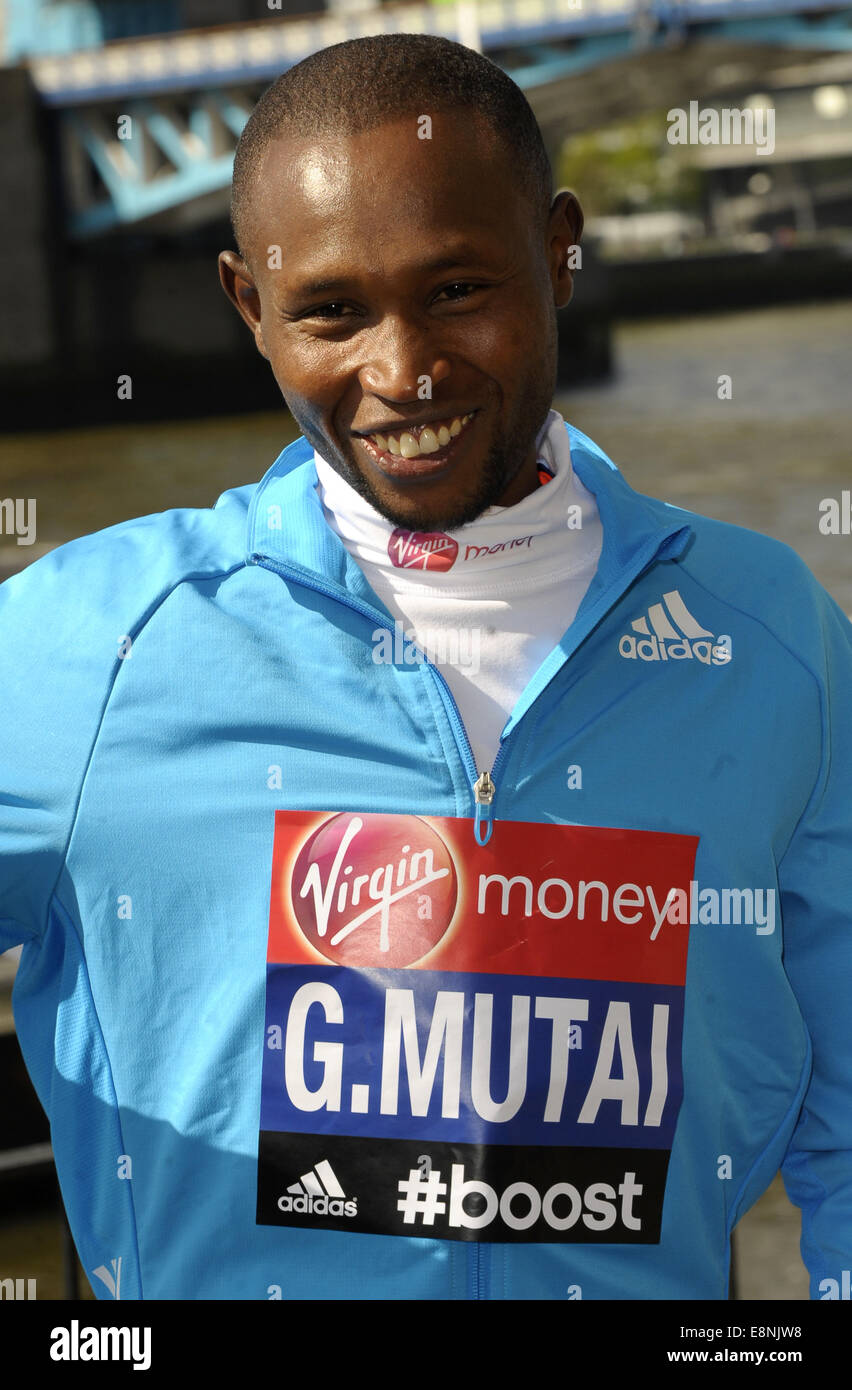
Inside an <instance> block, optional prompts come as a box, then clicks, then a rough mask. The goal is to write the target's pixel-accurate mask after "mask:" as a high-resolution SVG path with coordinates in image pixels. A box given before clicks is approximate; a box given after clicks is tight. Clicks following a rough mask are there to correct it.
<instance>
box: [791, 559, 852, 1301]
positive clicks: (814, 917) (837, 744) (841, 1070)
mask: <svg viewBox="0 0 852 1390" xmlns="http://www.w3.org/2000/svg"><path fill="white" fill-rule="evenodd" d="M813 583H814V589H815V590H816V591H817V603H816V606H815V609H813V610H812V612H811V617H812V620H813V623H812V628H811V633H810V634H809V641H810V642H811V643H812V653H813V661H814V665H815V666H818V667H819V669H818V670H815V671H814V674H815V676H816V677H817V679H818V685H819V688H820V703H821V707H822V708H821V714H822V757H821V764H820V769H819V774H818V776H817V780H816V783H815V785H814V788H813V791H812V793H811V797H810V800H809V802H808V805H807V807H806V809H805V811H804V813H803V815H802V816H801V818H800V821H799V823H798V825H797V827H796V831H795V833H794V835H793V837H792V839H791V841H790V844H789V846H788V848H787V850H786V853H785V854H784V856H783V858H782V860H781V862H780V865H779V871H778V872H779V886H780V891H781V909H782V915H783V923H784V956H783V960H784V967H785V970H786V972H787V977H788V979H789V981H790V984H791V986H792V988H793V992H794V994H795V996H796V999H797V1001H798V1004H799V1008H800V1010H801V1013H802V1016H803V1018H804V1022H805V1026H806V1028H807V1030H808V1033H809V1034H810V1038H811V1043H812V1048H813V1069H812V1073H811V1078H810V1082H809V1085H808V1089H807V1092H806V1094H805V1098H804V1101H803V1104H802V1108H801V1111H800V1114H799V1118H798V1121H797V1125H796V1129H795V1130H794V1133H793V1136H792V1139H791V1141H790V1145H789V1147H788V1150H787V1154H786V1156H785V1158H784V1162H783V1163H782V1165H781V1173H782V1177H783V1180H784V1185H785V1187H786V1190H787V1195H788V1196H789V1198H790V1200H791V1201H792V1202H795V1203H796V1205H797V1206H798V1207H800V1208H801V1211H802V1239H801V1252H802V1258H803V1260H804V1262H805V1265H806V1266H807V1269H808V1273H809V1275H810V1296H811V1298H812V1299H821V1298H826V1297H837V1296H838V1294H837V1293H836V1292H835V1293H832V1292H831V1290H832V1289H833V1288H840V1289H842V1287H843V1271H844V1270H846V1271H852V626H851V625H850V623H849V622H848V620H847V619H846V617H845V616H844V614H843V613H842V612H841V610H840V608H839V607H838V606H837V604H836V603H835V602H834V600H833V599H831V598H830V597H829V595H828V594H826V593H825V591H824V590H822V589H820V588H819V586H818V585H816V582H815V581H813ZM778 755H779V757H784V756H785V750H784V749H783V748H779V750H778ZM849 1277H850V1276H849V1275H848V1274H847V1280H848V1278H849ZM829 1280H832V1281H836V1284H834V1285H832V1284H829V1283H827V1282H826V1281H829Z"/></svg>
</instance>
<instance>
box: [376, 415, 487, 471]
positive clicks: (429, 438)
mask: <svg viewBox="0 0 852 1390" xmlns="http://www.w3.org/2000/svg"><path fill="white" fill-rule="evenodd" d="M476 414H477V411H475V410H473V411H470V413H469V414H467V415H450V416H448V417H447V418H446V419H445V420H430V421H429V422H428V423H426V424H422V425H406V426H405V427H404V428H403V427H400V428H399V429H395V430H392V431H390V432H384V433H380V432H376V433H375V434H363V435H356V436H355V438H357V439H358V441H359V443H360V444H362V445H363V446H364V449H365V451H366V452H367V454H368V455H369V457H370V458H371V459H372V461H373V463H375V464H377V465H378V467H379V468H380V469H381V471H382V472H383V473H385V474H387V475H389V476H390V477H393V478H404V477H414V476H418V477H423V476H425V475H429V474H432V473H437V472H438V471H439V470H440V469H442V468H444V467H445V466H446V465H447V464H448V463H449V462H450V460H451V459H452V457H453V455H454V454H455V452H456V450H457V447H458V444H459V442H460V440H461V439H462V438H463V437H464V435H465V434H466V432H467V430H468V428H469V427H470V424H471V421H472V420H473V419H474V418H475V416H476Z"/></svg>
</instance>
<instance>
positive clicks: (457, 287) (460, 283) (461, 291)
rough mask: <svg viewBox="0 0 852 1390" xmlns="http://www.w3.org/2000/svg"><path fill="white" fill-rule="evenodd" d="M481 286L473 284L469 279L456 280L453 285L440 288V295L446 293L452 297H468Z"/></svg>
mask: <svg viewBox="0 0 852 1390" xmlns="http://www.w3.org/2000/svg"><path fill="white" fill-rule="evenodd" d="M480 288H481V286H479V285H474V284H472V283H471V282H470V281H469V280H454V281H453V283H452V284H451V285H445V286H444V288H443V289H442V290H439V291H438V293H439V295H441V294H445V295H447V296H448V298H450V299H467V297H468V295H469V294H471V293H472V292H473V291H474V290H478V289H480Z"/></svg>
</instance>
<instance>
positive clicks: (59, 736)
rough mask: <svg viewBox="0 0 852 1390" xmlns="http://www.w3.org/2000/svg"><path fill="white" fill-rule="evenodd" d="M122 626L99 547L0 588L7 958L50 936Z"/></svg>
mask: <svg viewBox="0 0 852 1390" xmlns="http://www.w3.org/2000/svg"><path fill="white" fill-rule="evenodd" d="M117 623H119V615H118V613H117V612H116V611H115V606H114V604H113V603H111V599H110V584H109V580H108V576H107V574H106V573H105V570H104V566H103V563H102V561H101V563H98V554H97V551H96V549H95V548H94V547H93V546H92V543H91V538H84V539H82V540H80V541H72V542H70V543H69V544H67V545H63V546H60V547H59V548H58V549H57V550H54V551H51V552H50V553H49V554H47V555H45V556H43V557H42V558H41V559H39V560H36V561H35V562H34V563H33V564H32V565H30V566H29V567H28V568H27V569H25V570H23V571H22V572H21V573H20V574H17V575H14V576H13V577H12V578H11V579H7V580H6V582H5V583H4V584H2V585H0V950H7V949H8V948H9V947H10V946H16V945H19V944H21V943H25V942H30V941H38V940H39V939H40V938H41V936H42V934H43V932H44V929H45V924H46V920H47V911H48V907H49V904H50V899H51V896H52V894H53V890H54V887H55V885H56V881H57V879H58V877H59V874H60V871H61V868H62V864H63V861H64V858H65V853H66V849H67V845H68V840H69V837H70V834H71V828H72V826H73V822H74V813H75V808H76V804H77V800H78V798H79V793H80V788H81V786H82V781H83V777H84V774H85V770H86V767H87V764H88V759H89V756H90V753H91V749H92V746H93V743H94V740H95V738H96V736H97V731H98V727H99V724H100V719H101V717H102V713H103V709H104V706H105V702H106V699H107V696H108V692H109V688H110V684H111V680H112V678H113V671H114V668H115V665H116V656H117V653H118V649H119V648H118V639H119V637H120V636H121V635H122V632H121V630H120V626H118V627H117V626H116V624H117ZM113 629H115V632H114V634H113Z"/></svg>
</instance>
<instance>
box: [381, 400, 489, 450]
mask: <svg viewBox="0 0 852 1390" xmlns="http://www.w3.org/2000/svg"><path fill="white" fill-rule="evenodd" d="M473 415H474V412H473V411H471V412H470V414H469V415H457V416H456V417H455V419H454V420H452V421H451V423H450V424H449V425H440V426H439V427H438V429H437V431H436V430H434V429H433V428H432V426H431V425H423V426H422V427H421V426H417V425H415V426H414V429H417V430H418V431H419V433H418V434H414V433H413V431H412V430H404V431H403V432H402V433H401V434H399V435H395V434H388V435H384V434H370V435H368V436H367V438H368V439H372V441H373V443H374V444H375V445H376V447H377V448H378V449H381V450H382V452H383V453H391V454H394V455H396V456H401V457H402V458H406V459H414V458H418V457H419V456H420V454H434V453H437V451H438V449H443V448H445V447H446V446H447V444H449V442H450V440H451V439H455V437H456V435H459V434H461V432H462V429H463V428H464V426H465V425H466V424H467V423H468V421H470V420H472V419H473Z"/></svg>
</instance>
